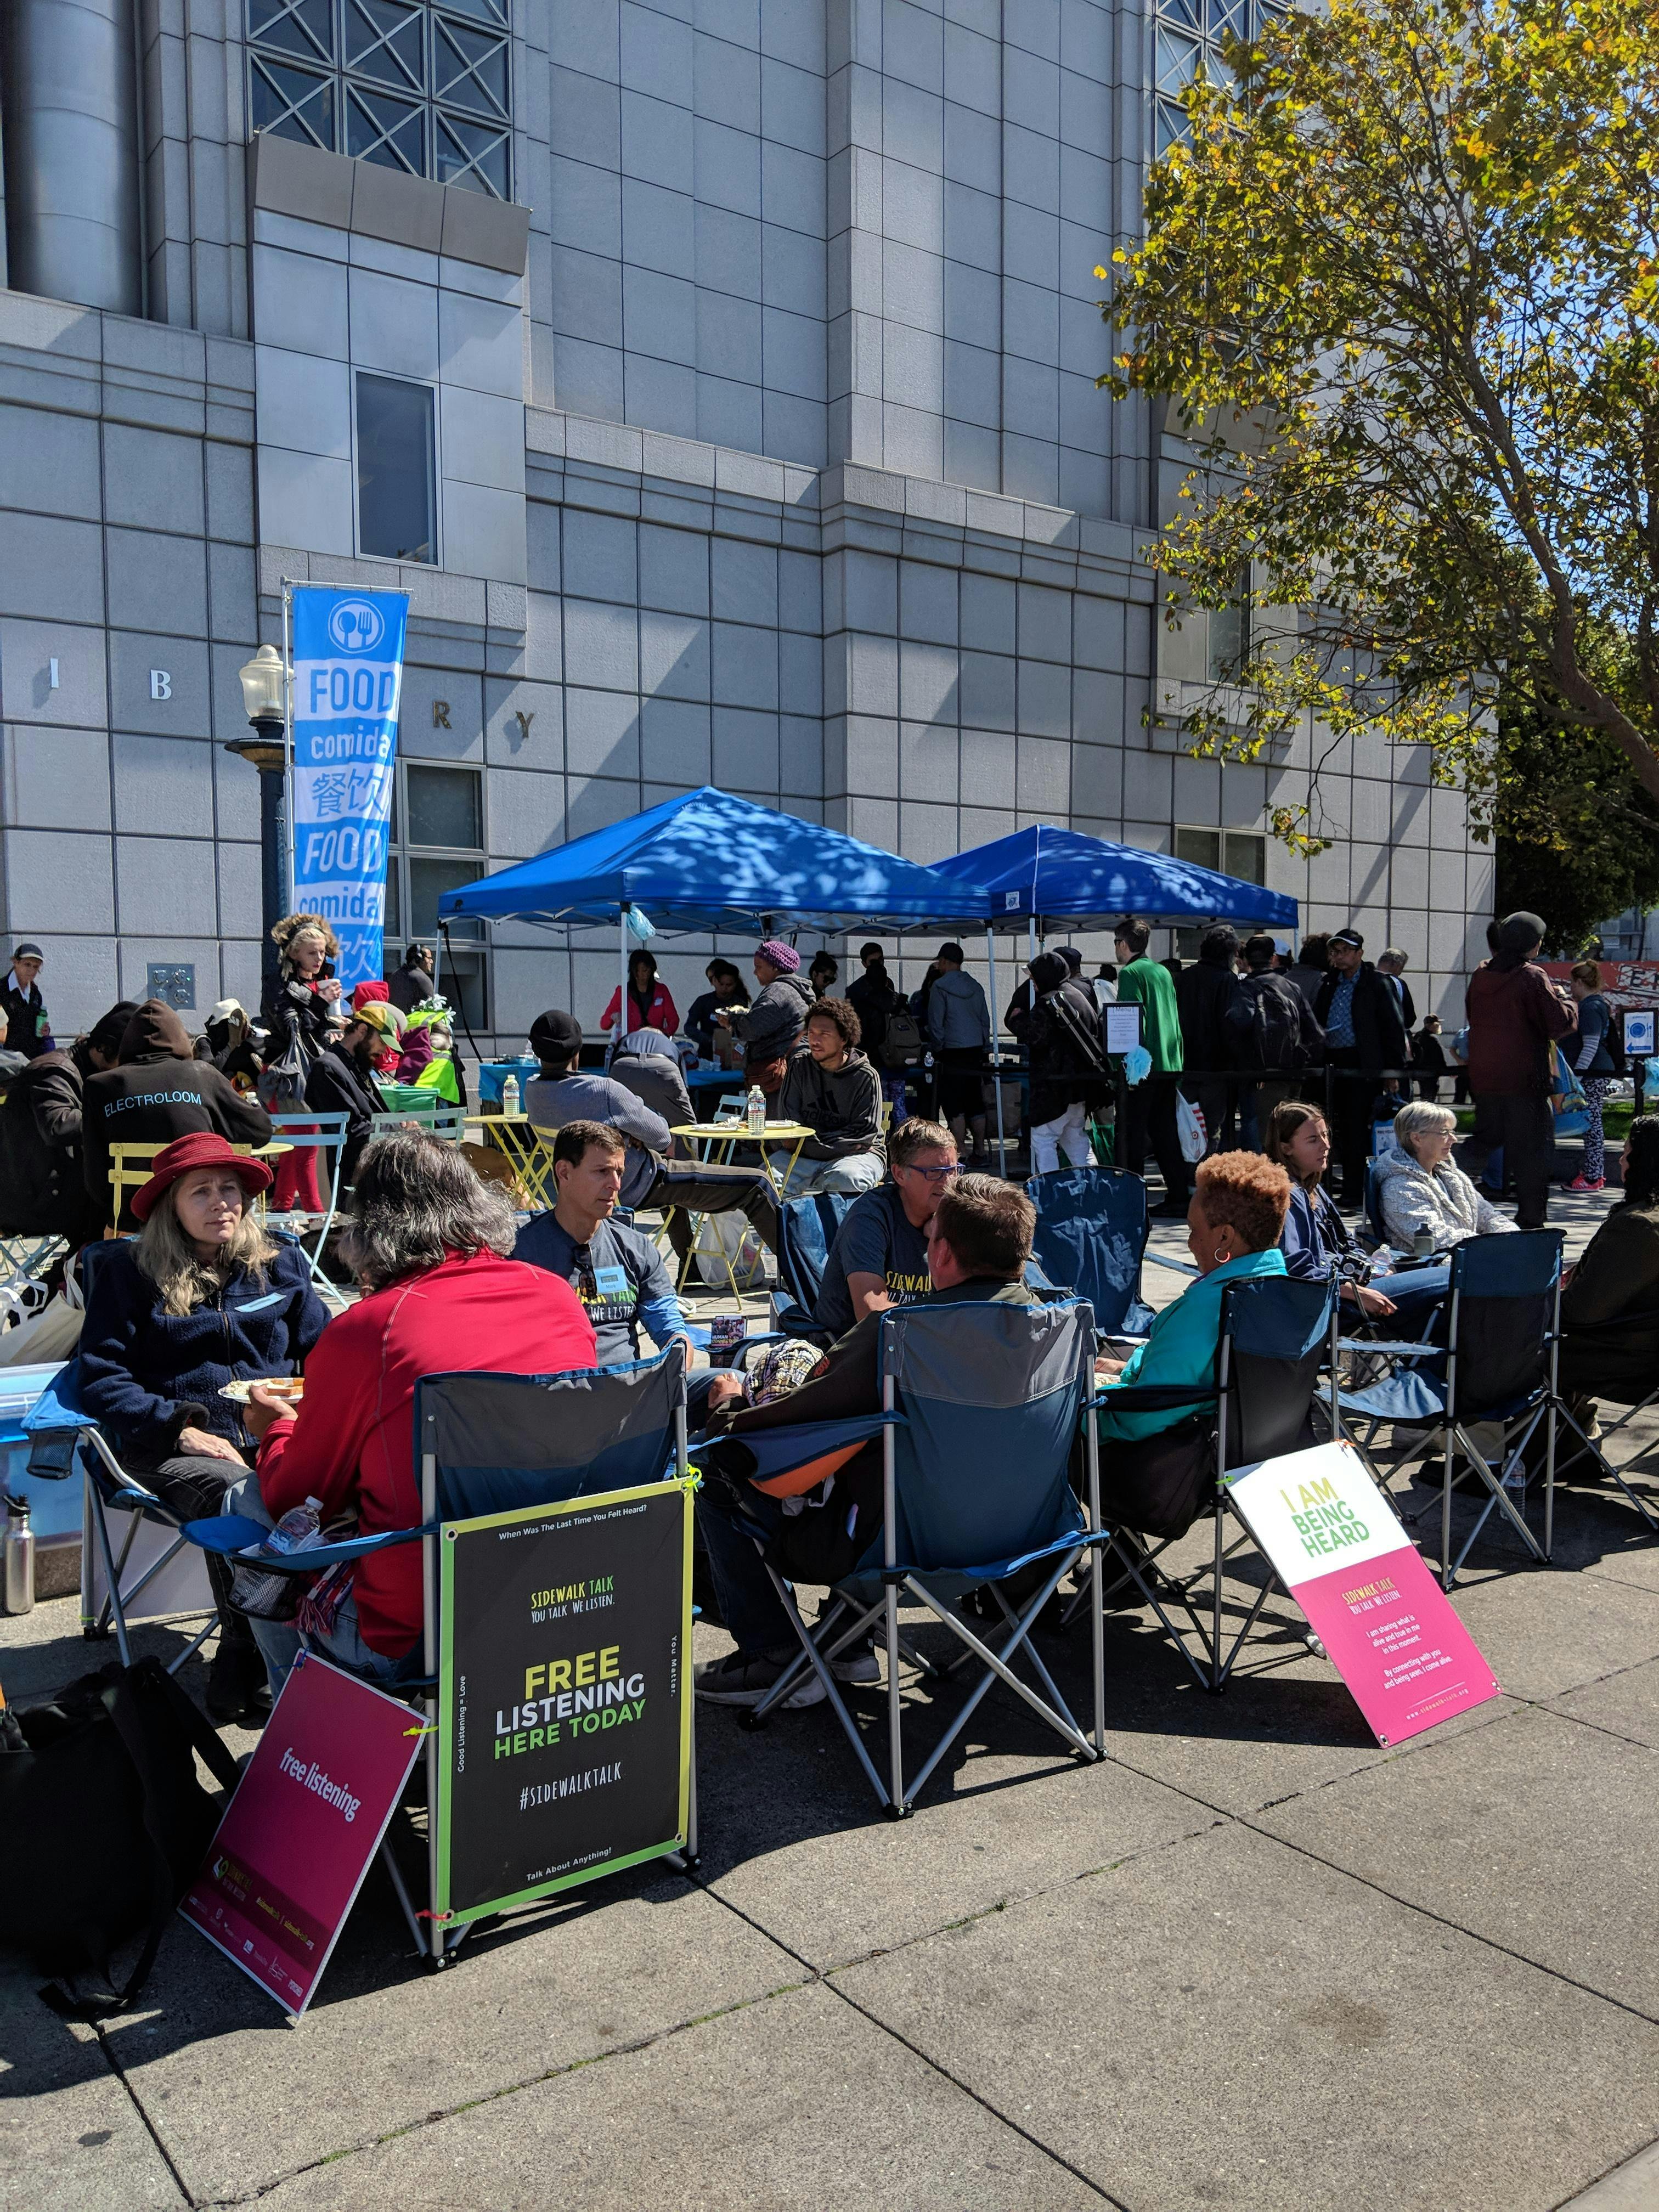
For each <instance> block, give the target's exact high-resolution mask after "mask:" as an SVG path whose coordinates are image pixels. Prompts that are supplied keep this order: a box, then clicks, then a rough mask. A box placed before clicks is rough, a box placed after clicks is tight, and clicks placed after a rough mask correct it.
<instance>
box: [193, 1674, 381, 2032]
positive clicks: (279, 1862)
mask: <svg viewBox="0 0 1659 2212" xmlns="http://www.w3.org/2000/svg"><path fill="white" fill-rule="evenodd" d="M423 1733H424V1723H423V1721H422V1717H421V1715H420V1713H419V1712H417V1711H414V1710H412V1709H411V1708H410V1706H408V1705H402V1704H400V1703H399V1702H398V1699H395V1698H388V1697H386V1695H385V1694H384V1693H383V1692H380V1691H379V1690H374V1689H371V1688H370V1687H369V1686H368V1683H367V1682H360V1681H359V1680H357V1679H356V1676H355V1675H351V1674H342V1673H341V1671H340V1669H339V1668H337V1667H331V1666H330V1665H329V1663H328V1662H327V1661H326V1660H325V1659H319V1658H317V1657H315V1656H313V1655H311V1654H309V1653H302V1654H301V1656H300V1658H299V1659H298V1660H297V1661H296V1662H295V1666H294V1669H293V1672H292V1673H291V1674H289V1678H288V1680H287V1681H286V1683H285V1684H284V1685H283V1694H282V1696H281V1697H280V1698H278V1699H277V1700H276V1709H275V1711H273V1712H272V1714H271V1716H270V1720H269V1721H268V1722H267V1723H265V1731H264V1735H262V1736H261V1737H260V1739H259V1744H258V1749H257V1750H256V1751H255V1752H254V1754H253V1756H252V1759H250V1760H249V1761H248V1763H247V1765H246V1769H245V1770H244V1771H243V1775H242V1778H241V1780H240V1783H238V1784H237V1785H236V1794H235V1796H234V1797H233V1798H232V1799H231V1801H230V1803H229V1804H228V1806H227V1807H226V1808H225V1816H224V1818H223V1820H221V1821H220V1823H219V1828H218V1832H217V1834H216V1836H215V1837H214V1838H213V1844H212V1847H211V1849H210V1850H209V1852H208V1855H207V1857H206V1859H205V1861H204V1863H203V1866H202V1870H201V1872H200V1873H199V1874H198V1875H197V1877H196V1879H195V1881H193V1882H191V1886H190V1887H189V1889H188V1890H187V1891H186V1892H185V1897H184V1901H183V1902H182V1904H181V1905H179V1911H180V1912H181V1913H183V1915H184V1917H185V1919H186V1920H188V1921H190V1922H191V1924H192V1925H193V1926H194V1927H197V1928H199V1929H201V1931H202V1933H203V1935H204V1936H206V1937H207V1939H208V1941H209V1942H210V1943H214V1944H216V1945H217V1946H218V1948H219V1949H220V1950H222V1952H223V1953H224V1954H225V1956H226V1957H227V1958H228V1959H233V1960H234V1961H235V1962H236V1964H237V1965H238V1966H240V1968H241V1969H242V1972H244V1973H245V1974H248V1975H251V1976H252V1978H253V1979H254V1980H255V1981H256V1982H258V1984H259V1986H260V1988H261V1989H263V1990H268V1991H269V1992H270V1995H271V1996H273V1997H275V1998H276V2002H277V2003H278V2004H280V2005H281V2006H282V2008H283V2011H284V2012H289V2013H301V2012H303V2011H304V2010H305V2008H306V2007H307V2005H308V2004H309V2003H310V2002H311V1999H312V1996H313V1993H314V1992H315V1990H316V1987H317V1984H318V1983H319V1981H320V1979H321V1978H322V1972H323V1969H324V1967H325V1966H326V1965H327V1964H328V1960H329V1954H330V1953H331V1951H332V1950H333V1948H334V1945H335V1942H337V1938H338V1936H339V1933H340V1930H341V1929H342V1928H343V1926H344V1925H345V1919H346V1915H347V1914H348V1913H349V1911H350V1910H351V1907H352V1904H353V1901H354V1900H355V1899H356V1894H357V1892H358V1890H359V1889H360V1888H361V1887H362V1880H363V1876H364V1875H366V1874H367V1873H368V1863H369V1861H370V1860H371V1859H372V1858H373V1857H374V1854H375V1852H376V1851H377V1850H379V1848H380V1838H381V1837H382V1836H383V1835H384V1834H385V1833H386V1823H387V1821H388V1820H391V1818H392V1814H393V1812H394V1811H395V1810H396V1808H397V1804H398V1798H399V1796H401V1795H402V1793H403V1787H404V1783H405V1782H406V1781H407V1780H408V1778H409V1771H410V1767H411V1766H413V1765H414V1764H415V1758H416V1753H417V1752H418V1751H419V1749H420V1747H421V1739H422V1735H423Z"/></svg>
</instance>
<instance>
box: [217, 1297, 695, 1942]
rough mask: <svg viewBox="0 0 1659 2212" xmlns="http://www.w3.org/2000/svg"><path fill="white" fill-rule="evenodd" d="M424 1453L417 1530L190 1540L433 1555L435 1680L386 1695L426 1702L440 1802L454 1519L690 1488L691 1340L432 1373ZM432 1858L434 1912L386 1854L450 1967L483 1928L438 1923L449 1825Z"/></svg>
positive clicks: (294, 1570)
mask: <svg viewBox="0 0 1659 2212" xmlns="http://www.w3.org/2000/svg"><path fill="white" fill-rule="evenodd" d="M415 1455H416V1471H417V1474H418V1476H419V1480H420V1486H421V1516H422V1517H421V1523H420V1526H419V1527H417V1528H393V1529H386V1530H383V1531H381V1532H380V1533H379V1534H375V1535H373V1536H353V1537H349V1538H347V1539H346V1540H345V1541H343V1542H339V1543H332V1544H318V1545H313V1546H312V1547H310V1548H309V1549H307V1550H306V1551H304V1552H301V1553H275V1552H267V1551H266V1550H265V1549H264V1542H265V1539H266V1537H267V1535H268V1534H270V1531H269V1530H268V1529H267V1528H265V1527H264V1525H263V1523H261V1522H257V1521H251V1520H246V1519H244V1518H242V1517H240V1516H237V1515H234V1514H223V1515H221V1516H219V1517H218V1518H217V1519H215V1520H210V1521H191V1522H186V1523H185V1527H184V1530H183V1534H184V1535H185V1539H186V1540H187V1541H189V1542H191V1543H192V1544H196V1545H198V1546H200V1547H202V1549H204V1551H214V1552H219V1553H227V1554H228V1555H230V1556H232V1557H234V1558H235V1559H237V1560H238V1561H239V1563H241V1564H246V1565H249V1566H252V1567H254V1568H257V1569H259V1570H262V1571H270V1572H273V1573H276V1574H301V1575H305V1576H307V1577H310V1576H312V1575H314V1574H317V1573H319V1572H321V1571H324V1570H325V1569H326V1568H329V1567H332V1566H336V1565H339V1564H340V1563H341V1562H343V1561H344V1560H348V1559H362V1558H365V1557H367V1556H368V1554H369V1553H373V1552H380V1551H386V1550H390V1549H392V1548H393V1547H396V1546H398V1545H402V1544H413V1543H423V1544H424V1545H425V1546H426V1575H425V1592H426V1597H425V1606H424V1620H423V1635H422V1667H423V1670H424V1671H423V1673H422V1674H421V1676H420V1677H419V1678H417V1679H411V1680H408V1681H404V1682H397V1683H392V1684H386V1683H381V1684H380V1685H378V1686H379V1687H380V1688H383V1689H389V1690H390V1691H391V1692H392V1694H393V1695H398V1696H406V1697H408V1698H410V1699H411V1700H413V1699H420V1700H421V1701H422V1703H423V1704H424V1706H425V1711H426V1720H427V1724H428V1733H427V1737H426V1744H427V1791H428V1797H427V1802H428V1805H435V1804H436V1803H437V1802H438V1769H439V1762H440V1760H441V1758H443V1757H444V1756H445V1749H444V1746H443V1744H442V1742H441V1716H440V1711H439V1705H438V1680H437V1674H438V1621H437V1616H436V1612H435V1607H436V1603H437V1598H436V1592H437V1588H438V1564H437V1546H438V1541H439V1538H440V1535H441V1531H442V1528H443V1526H444V1523H445V1522H452V1521H466V1520H471V1519H474V1518H476V1517H477V1516H480V1515H483V1514H489V1513H508V1512H513V1511H517V1510H521V1509H523V1508H525V1507H530V1506H537V1505H555V1504H562V1503H563V1502H564V1501H565V1500H566V1499H568V1498H584V1497H594V1496H598V1495H599V1494H601V1493H602V1492H608V1491H614V1490H623V1489H633V1488H636V1487H640V1486H644V1485H646V1484H649V1483H653V1482H661V1481H665V1480H674V1479H678V1480H682V1481H684V1480H686V1479H687V1476H688V1474H689V1468H688V1466H687V1460H686V1433H685V1347H684V1345H683V1344H682V1343H680V1342H679V1341H678V1340H676V1341H675V1342H674V1343H673V1344H671V1345H670V1346H669V1347H668V1349H667V1350H666V1351H665V1352H659V1354H658V1356H657V1357H656V1358H654V1359H645V1360H637V1361H635V1362H632V1363H631V1364H628V1365H624V1366H618V1367H600V1368H575V1369H570V1370H565V1371H563V1372H562V1373H559V1374H553V1375H497V1374H492V1373H489V1372H487V1371H468V1372H463V1373H459V1374H453V1375H428V1376H425V1377H423V1378H422V1381H421V1382H420V1383H418V1384H417V1385H416V1393H415ZM331 1663H334V1664H338V1662H331ZM692 1776H693V1781H692V1791H691V1804H690V1828H689V1831H688V1833H687V1837H686V1844H685V1849H684V1851H683V1852H680V1853H678V1854H675V1855H674V1859H673V1863H676V1864H679V1865H690V1864H692V1863H695V1861H696V1850H697V1839H696V1759H695V1748H694V1755H693V1765H692ZM436 1852H437V1838H436V1834H435V1824H433V1825H432V1826H429V1830H428V1881H429V1885H430V1894H429V1895H428V1900H427V1901H428V1908H430V1909H429V1910H428V1911H427V1912H426V1913H425V1914H420V1913H417V1912H416V1910H415V1906H414V1904H413V1902H412V1900H411V1899H410V1893H409V1889H408V1887H407V1885H406V1883H405V1882H404V1877H403V1873H402V1870H401V1869H400V1868H399V1867H398V1863H397V1860H396V1858H395V1857H393V1855H392V1852H391V1850H390V1849H389V1848H388V1846H387V1845H386V1844H383V1845H382V1846H381V1854H382V1857H383V1860H384V1862H385V1864H386V1870H387V1872H388V1874H389V1875H391V1878H392V1886H393V1887H394V1888H395V1890H396V1891H397V1893H398V1902H399V1904H400V1905H401V1906H402V1908H403V1912H404V1919H405V1921H406V1922H407V1923H408V1926H409V1930H410V1935H411V1936H413V1937H414V1939H415V1948H416V1951H417V1952H421V1953H424V1954H426V1955H427V1957H428V1964H429V1965H431V1966H435V1967H436V1966H442V1965H444V1964H445V1963H446V1961H447V1959H448V1958H449V1957H451V1956H453V1953H454V1951H455V1950H456V1949H457V1948H458V1947H459V1944H460V1943H461V1942H463V1941H464V1940H465V1935H466V1932H467V1929H468V1928H469V1927H470V1926H471V1924H472V1923H470V1922H469V1923H465V1924H464V1925H463V1926H462V1927H461V1928H459V1929H454V1930H451V1929H446V1928H445V1927H444V1925H443V1924H442V1923H441V1922H440V1921H439V1919H438V1918H437V1917H436V1911H435V1899H436V1889H435V1881H436V1871H437V1862H436ZM423 1922H424V1925H423V1924H422V1923H423Z"/></svg>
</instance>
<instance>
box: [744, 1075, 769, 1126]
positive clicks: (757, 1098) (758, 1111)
mask: <svg viewBox="0 0 1659 2212" xmlns="http://www.w3.org/2000/svg"><path fill="white" fill-rule="evenodd" d="M744 1126H745V1127H747V1129H748V1131H749V1133H750V1136H751V1137H758V1136H761V1135H763V1133H764V1132H765V1128H766V1093H765V1092H764V1091H763V1090H762V1089H761V1087H760V1085H759V1084H758V1083H751V1084H750V1086H749V1103H748V1106H747V1108H746V1109H745V1111H744Z"/></svg>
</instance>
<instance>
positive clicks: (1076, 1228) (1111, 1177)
mask: <svg viewBox="0 0 1659 2212" xmlns="http://www.w3.org/2000/svg"><path fill="white" fill-rule="evenodd" d="M1025 1195H1026V1196H1027V1198H1029V1199H1030V1201H1031V1203H1032V1205H1033V1206H1036V1230H1035V1231H1034V1233H1033V1236H1032V1239H1031V1249H1032V1254H1033V1256H1034V1257H1035V1258H1036V1261H1038V1263H1039V1264H1040V1265H1041V1267H1042V1272H1043V1273H1044V1274H1045V1275H1046V1276H1047V1277H1048V1280H1049V1281H1050V1282H1051V1283H1054V1284H1055V1285H1059V1286H1060V1287H1061V1288H1063V1289H1066V1290H1069V1291H1075V1292H1076V1293H1077V1295H1078V1297H1080V1298H1086V1299H1087V1300H1088V1301H1089V1304H1090V1305H1091V1307H1092V1308H1093V1310H1094V1316H1095V1328H1097V1331H1098V1332H1099V1334H1101V1335H1102V1336H1144V1335H1145V1334H1146V1331H1147V1330H1148V1329H1149V1328H1151V1327H1152V1309H1151V1307H1150V1306H1147V1305H1146V1304H1143V1303H1142V1300H1141V1296H1140V1269H1141V1263H1142V1261H1143V1260H1144V1259H1145V1257H1146V1184H1145V1183H1144V1182H1142V1181H1141V1179H1140V1177H1139V1176H1138V1175H1131V1174H1130V1173H1129V1172H1128V1171H1127V1169H1123V1168H1066V1169H1061V1170H1056V1172H1055V1173H1054V1174H1053V1175H1042V1176H1032V1177H1031V1180H1030V1182H1028V1183H1027V1184H1026V1186H1025Z"/></svg>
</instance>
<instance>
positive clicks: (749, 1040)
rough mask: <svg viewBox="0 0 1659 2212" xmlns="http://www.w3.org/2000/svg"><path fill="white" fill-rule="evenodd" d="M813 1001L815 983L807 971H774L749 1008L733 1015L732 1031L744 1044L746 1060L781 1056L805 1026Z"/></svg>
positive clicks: (769, 1058)
mask: <svg viewBox="0 0 1659 2212" xmlns="http://www.w3.org/2000/svg"><path fill="white" fill-rule="evenodd" d="M811 1003H812V986H811V984H810V983H809V982H808V981H807V980H806V978H805V975H775V976H774V977H773V979H772V981H770V982H769V983H768V984H767V985H766V986H765V987H763V989H762V990H760V991H757V993H756V994H755V998H754V1001H753V1003H752V1004H751V1005H750V1006H749V1007H748V1008H747V1009H746V1011H744V1012H742V1013H738V1014H735V1015H734V1016H733V1018H732V1036H734V1037H736V1038H737V1039H738V1042H739V1043H740V1044H741V1045H742V1046H743V1053H744V1060H781V1059H782V1057H783V1055H784V1054H785V1053H787V1051H788V1049H789V1048H790V1046H791V1045H793V1043H794V1042H795V1041H796V1039H797V1038H798V1037H799V1036H800V1034H801V1031H802V1030H804V1029H805V1027H806V1010H807V1008H808V1007H809V1006H811Z"/></svg>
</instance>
